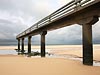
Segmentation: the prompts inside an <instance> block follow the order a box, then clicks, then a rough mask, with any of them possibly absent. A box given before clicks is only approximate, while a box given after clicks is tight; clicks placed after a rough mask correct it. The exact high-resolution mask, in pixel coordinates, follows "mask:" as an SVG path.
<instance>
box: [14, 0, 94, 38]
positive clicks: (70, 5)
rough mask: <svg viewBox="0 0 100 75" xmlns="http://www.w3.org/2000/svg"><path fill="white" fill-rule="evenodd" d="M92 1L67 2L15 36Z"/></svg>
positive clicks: (41, 25) (74, 0)
mask: <svg viewBox="0 0 100 75" xmlns="http://www.w3.org/2000/svg"><path fill="white" fill-rule="evenodd" d="M93 1H95V0H73V1H71V2H69V3H68V4H66V5H65V6H63V7H62V8H60V9H58V10H57V11H55V12H53V13H52V14H50V15H49V16H47V17H45V18H44V19H42V20H40V21H39V22H37V23H36V24H34V25H33V26H31V27H30V28H28V29H27V30H25V31H24V32H22V33H20V34H19V35H17V37H16V38H19V37H21V36H24V35H26V34H29V33H30V32H32V31H34V30H36V29H38V28H41V27H43V26H45V25H48V24H50V23H51V22H54V21H56V20H58V19H60V18H62V17H64V16H66V15H67V14H69V13H70V12H73V11H76V10H78V9H79V8H81V7H83V6H85V5H87V4H89V3H91V2H93Z"/></svg>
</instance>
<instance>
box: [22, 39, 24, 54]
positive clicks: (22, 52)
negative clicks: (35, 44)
mask: <svg viewBox="0 0 100 75" xmlns="http://www.w3.org/2000/svg"><path fill="white" fill-rule="evenodd" d="M21 52H22V54H23V53H24V38H22V51H21Z"/></svg>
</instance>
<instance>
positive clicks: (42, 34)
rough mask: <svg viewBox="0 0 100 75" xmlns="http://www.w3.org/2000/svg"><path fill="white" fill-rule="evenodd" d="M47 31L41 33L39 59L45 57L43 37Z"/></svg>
mask: <svg viewBox="0 0 100 75" xmlns="http://www.w3.org/2000/svg"><path fill="white" fill-rule="evenodd" d="M46 34H47V31H43V32H42V33H41V57H45V35H46Z"/></svg>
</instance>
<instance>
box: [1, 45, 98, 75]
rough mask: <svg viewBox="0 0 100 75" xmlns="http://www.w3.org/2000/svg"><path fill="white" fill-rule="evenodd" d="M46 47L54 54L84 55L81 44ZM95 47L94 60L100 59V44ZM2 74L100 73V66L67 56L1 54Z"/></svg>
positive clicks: (75, 74) (78, 74)
mask: <svg viewBox="0 0 100 75" xmlns="http://www.w3.org/2000/svg"><path fill="white" fill-rule="evenodd" d="M0 48H1V47H0ZM5 48H6V47H5ZM7 48H8V47H7ZM37 48H39V47H38V46H37V47H35V46H34V49H37ZM46 48H47V49H49V50H50V52H51V53H54V54H58V55H59V54H60V55H68V54H69V55H74V56H79V57H82V50H81V49H82V46H80V45H76V46H74V45H71V46H70V45H68V46H64V45H63V46H47V47H46ZM94 49H95V50H94V60H98V61H100V58H99V57H100V45H95V46H94ZM5 50H6V49H5ZM0 75H100V66H86V65H83V64H82V62H81V61H76V60H70V59H66V58H48V57H46V58H40V57H36V58H28V57H25V56H21V55H19V56H18V55H0Z"/></svg>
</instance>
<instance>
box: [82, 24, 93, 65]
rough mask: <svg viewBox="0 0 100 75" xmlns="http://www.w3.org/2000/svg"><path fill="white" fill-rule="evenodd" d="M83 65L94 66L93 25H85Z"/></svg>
mask: <svg viewBox="0 0 100 75" xmlns="http://www.w3.org/2000/svg"><path fill="white" fill-rule="evenodd" d="M83 64H85V65H93V43H92V25H88V24H85V25H83Z"/></svg>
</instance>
